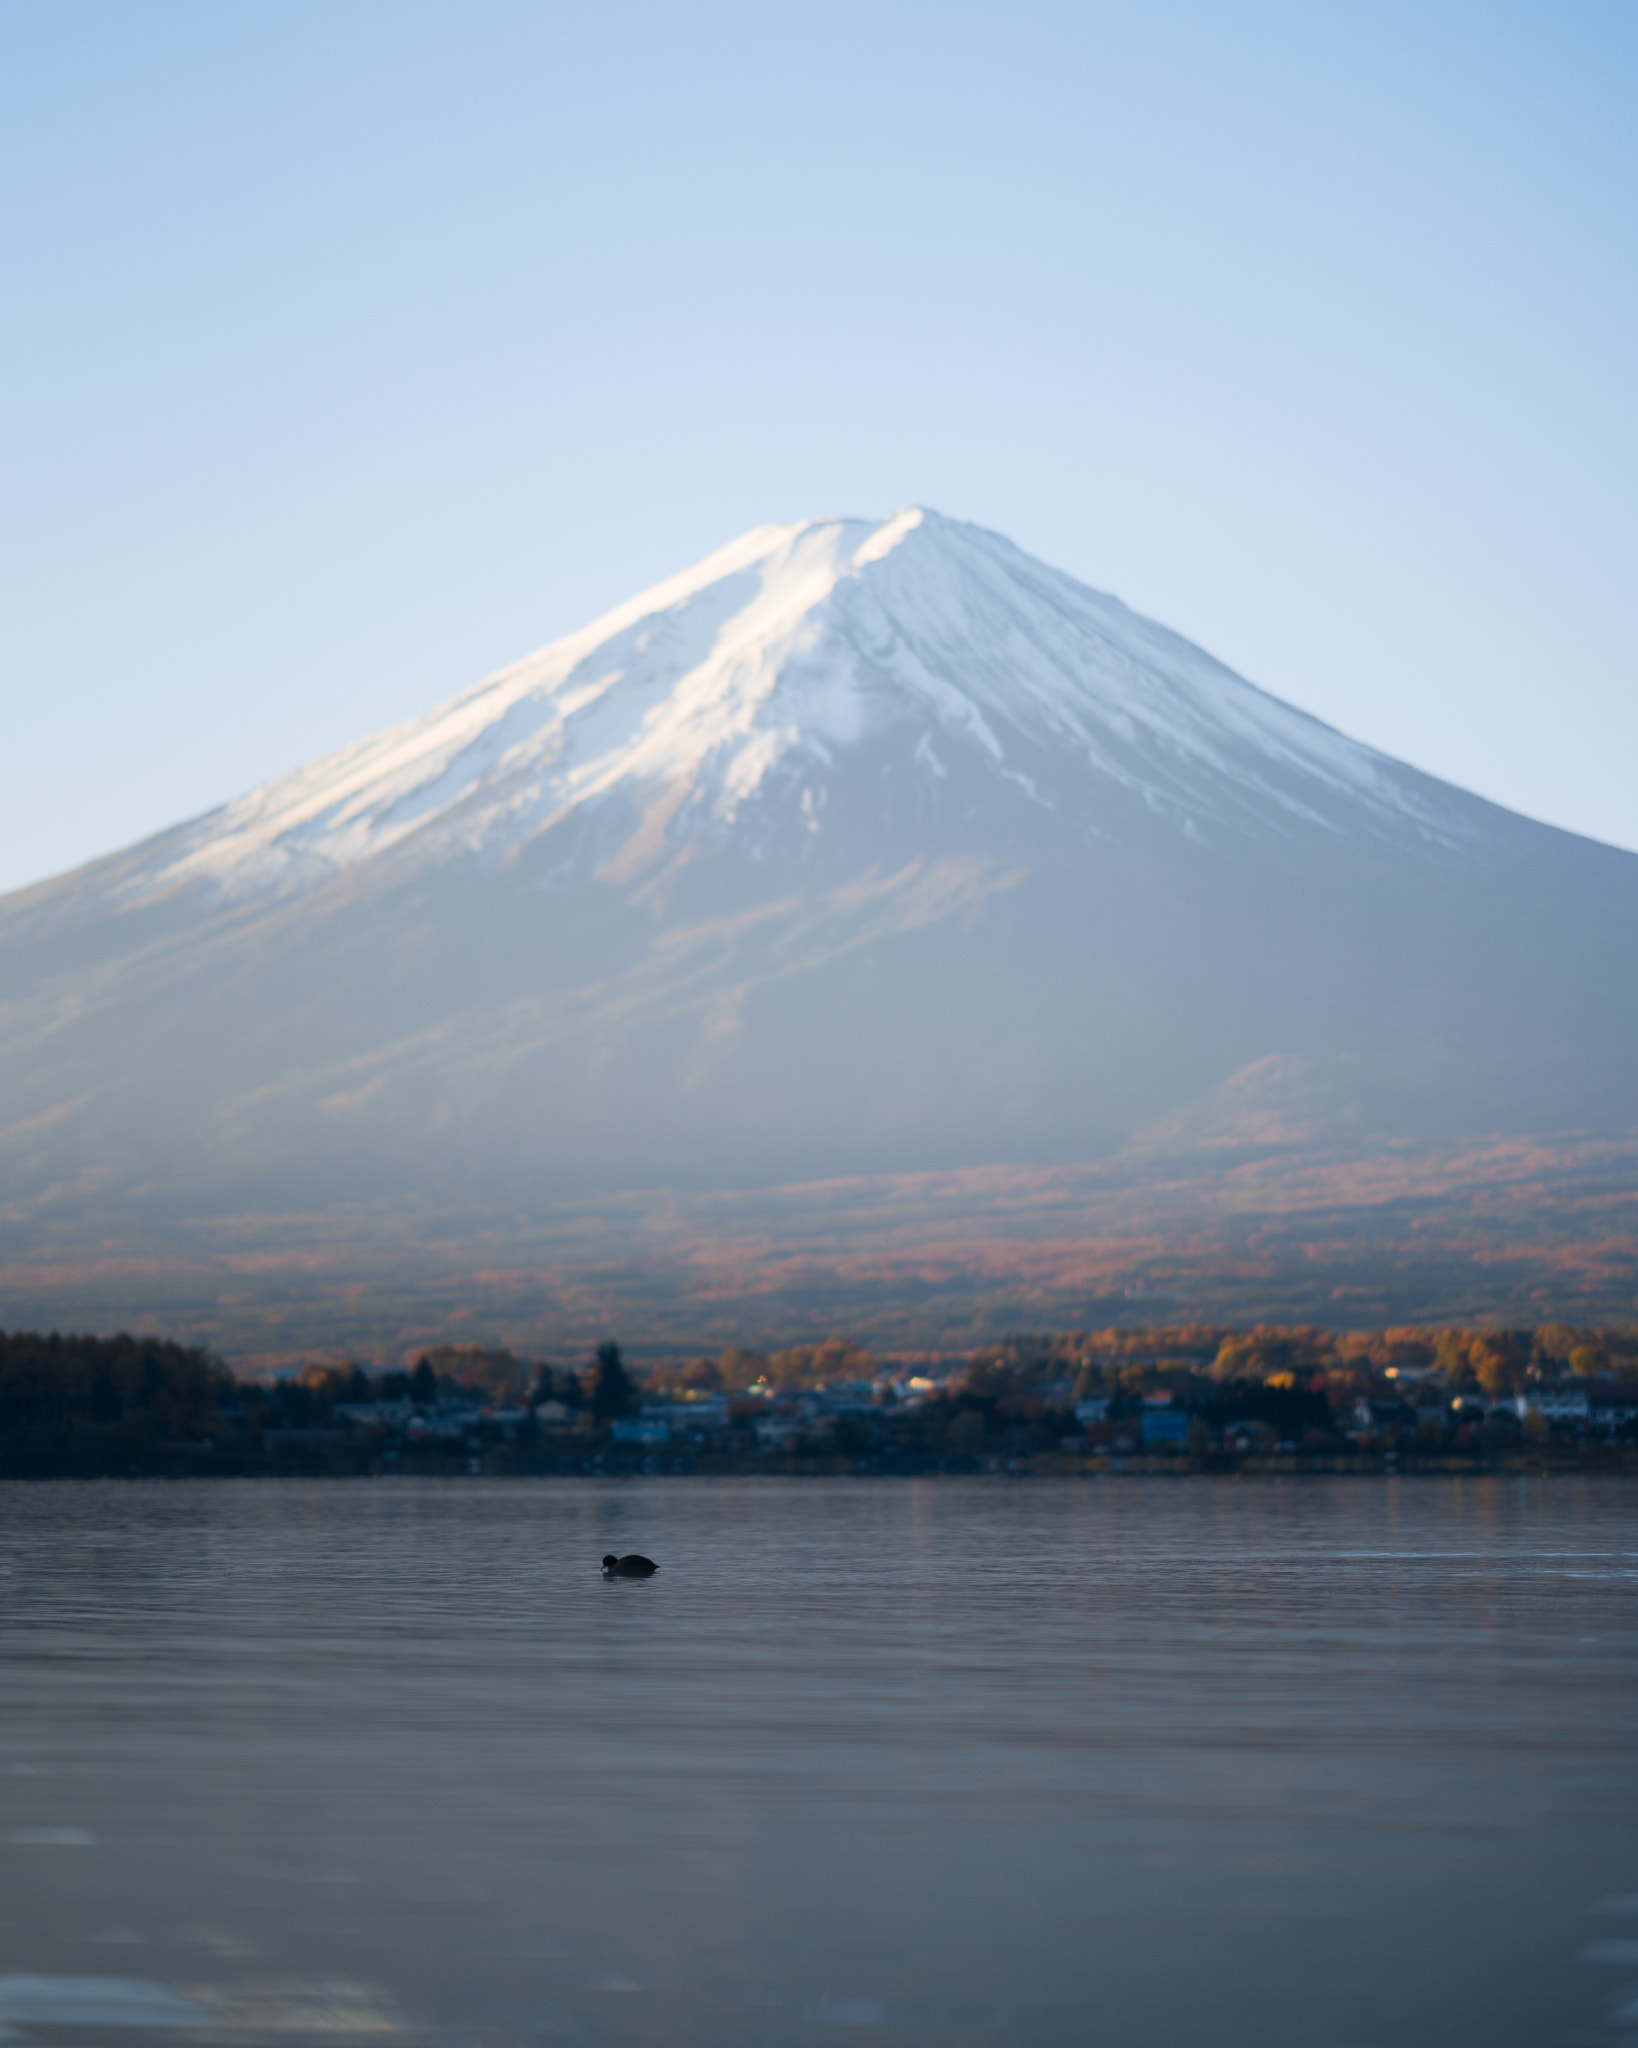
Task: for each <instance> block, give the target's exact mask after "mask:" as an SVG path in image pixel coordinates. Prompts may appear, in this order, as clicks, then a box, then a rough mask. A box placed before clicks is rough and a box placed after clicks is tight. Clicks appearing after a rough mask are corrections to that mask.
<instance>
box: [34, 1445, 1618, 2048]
mask: <svg viewBox="0 0 1638 2048" xmlns="http://www.w3.org/2000/svg"><path fill="white" fill-rule="evenodd" d="M1635 1506H1638V1493H1634V1492H1633V1491H1631V1490H1629V1489H1628V1488H1626V1487H1623V1486H1622V1485H1621V1484H1620V1483H1619V1482H1591V1481H1586V1482H1584V1481H1580V1480H1575V1479H1562V1480H1541V1479H1536V1480H1478V1481H1475V1480H1472V1479H1463V1480H1452V1481H1449V1482H1445V1481H1435V1480H1413V1481H1401V1482H1395V1481H1391V1480H1390V1481H1385V1482H1383V1481H1376V1480H1361V1481H1358V1482H1351V1481H1313V1482H1293V1483H1289V1484H1287V1483H1278V1482H1256V1481H1247V1480H1224V1481H1222V1482H1221V1483H1219V1482H1216V1481H1210V1480H1187V1481H1167V1480H1155V1481H1144V1480H1130V1481H1105V1482H1091V1483H1087V1482H1064V1483H1054V1482H1047V1481H1032V1482H1029V1483H1024V1484H1014V1483H1010V1482H1005V1481H983V1480H973V1481H963V1480H948V1479H945V1480H936V1481H926V1482H918V1483H914V1484H900V1483H894V1482H886V1481H860V1482H851V1481H784V1482H781V1481H757V1480H729V1481H722V1482H715V1481H707V1480H675V1481H668V1480H642V1481H637V1482H619V1481H609V1482H600V1481H590V1480H588V1481H579V1480H559V1481H542V1482H538V1483H534V1482H518V1483H505V1482H472V1483H465V1484H463V1483H460V1482H447V1483H439V1482H426V1483H406V1482H400V1481H391V1480H381V1481H360V1482H357V1483H352V1482H300V1481H295V1482H288V1483H285V1482H247V1483H243V1484H238V1483H224V1484H220V1485H205V1484H197V1485H192V1486H173V1485H164V1484H139V1483H133V1484H129V1485H118V1484H107V1485H72V1484H66V1485H60V1486H58V1485H35V1486H17V1485H13V1486H9V1487H6V1488H4V1489H0V1603H3V1622H0V1656H3V1663H0V2040H11V2041H17V2040H24V2041H27V2040H35V2041H37V2042H40V2043H45V2042H48V2041H49V2042H55V2043H60V2044H64V2048H74V2044H90V2043H93V2042H97V2043H102V2042H108V2041H116V2040H125V2039H130V2040H132V2041H137V2040H140V2041H141V2042H143V2043H155V2044H158V2043H163V2042H164V2041H165V2040H166V2039H168V2038H170V2037H172V2036H174V2037H175V2038H176V2039H177V2040H178V2041H186V2042H188V2043H190V2044H194V2048H199V2044H202V2043H205V2042H209V2041H213V2040H221V2041H224V2042H235V2043H247V2042H255V2041H260V2040H264V2039H265V2040H268V2041H307V2042H314V2043H322V2042H325V2041H329V2040H342V2039H352V2038H354V2037H359V2036H368V2037H374V2038H377V2039H381V2040H383V2041H397V2042H426V2043H448V2044H451V2048H453V2044H457V2043H472V2044H482V2048H501V2044H513V2043H538V2042H544V2041H545V2040H546V2039H547V2038H548V2037H556V2036H560V2035H561V2036H570V2035H578V2036H580V2037H582V2038H583V2039H584V2040H585V2041H586V2042H587V2043H595V2042H599V2041H608V2042H621V2043H623V2042H643V2043H654V2044H661V2043H666V2044H693V2043H699V2044H702V2048H703V2044H709V2048H777V2044H782V2043H799V2042H808V2043H810V2044H812V2043H815V2042H817V2041H819V2040H823V2039H825V2038H828V2036H826V2035H824V2034H819V2033H816V2031H815V2030H816V2029H820V2028H836V2027H841V2028H870V2029H873V2030H874V2031H873V2032H872V2034H871V2035H870V2036H869V2038H870V2039H872V2040H876V2039H879V2040H881V2041H882V2042H883V2043H887V2042H890V2041H894V2042H905V2043H926V2044H934V2043H937V2044H940V2048H959V2044H962V2043H966V2042H972V2043H984V2044H986V2048H999V2044H1006V2043H1020V2044H1026V2043H1028V2044H1034V2043H1040V2044H1058V2043H1064V2044H1070V2043H1073V2044H1077V2048H1079V2044H1082V2043H1089V2042H1104V2043H1110V2044H1127V2043H1131V2044H1142V2048H1173V2044H1176V2048H1201V2044H1206V2043H1211V2044H1221V2048H1242V2044H1243V2048H1254V2044H1255V2048H1286V2044H1290V2048H1398V2044H1404V2043H1421V2042H1427V2043H1430V2044H1432V2043H1439V2044H1441V2048H1444V2044H1450V2048H1460V2044H1472V2048H1480V2044H1483V2048H1503V2044H1510V2043H1515V2042H1516V2043H1520V2044H1525V2043H1529V2044H1553V2043H1573V2042H1585V2043H1594V2042H1602V2043H1605V2044H1611V2048H1614V2044H1618V2043H1620V2042H1621V2041H1622V2040H1623V2038H1625V2039H1626V2040H1627V2041H1628V2043H1629V2044H1632V2043H1638V1828H1635V1827H1634V1821H1635V1819H1638V1772H1635V1769H1634V1752H1635V1748H1638V1712H1635V1709H1634V1697H1635V1695H1634V1680H1635V1678H1638V1630H1635V1614H1634V1604H1633V1596H1634V1591H1635V1588H1638V1524H1635V1513H1634V1510H1635ZM627 1550H642V1551H646V1552H647V1553H648V1554H649V1555H650V1556H652V1557H655V1558H658V1559H659V1561H660V1564H661V1566H662V1570H661V1572H660V1575H659V1576H658V1577H657V1578H655V1579H653V1580H649V1581H643V1580H633V1581H627V1580H613V1581H610V1580H605V1579H604V1578H603V1577H602V1576H601V1572H600V1569H599V1561H600V1559H601V1558H602V1556H603V1554H604V1553H605V1552H606V1551H615V1552H624V1551H627ZM139 2028H140V2029H141V2030H142V2031H141V2033H140V2034H137V2033H135V2032H134V2031H133V2032H127V2030H135V2029H139Z"/></svg>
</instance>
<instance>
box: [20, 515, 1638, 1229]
mask: <svg viewBox="0 0 1638 2048" xmlns="http://www.w3.org/2000/svg"><path fill="white" fill-rule="evenodd" d="M1635 1019H1638V856H1634V855H1631V854H1627V853H1623V852H1619V851H1616V850H1614V849H1612V848H1609V847H1606V846H1602V845H1599V844H1596V843H1594V842H1591V841H1588V840H1584V839H1580V838H1577V837H1575V836H1574V835H1572V834H1569V833H1565V832H1561V831H1557V830H1554V829H1551V828H1549V827H1546V826H1543V825H1539V824H1535V823H1532V822H1530V821H1528V820H1526V819H1524V818H1521V817H1518V816H1516V815H1514V814H1512V813H1509V812H1507V811H1504V810H1502V809H1499V808H1498V807H1496V806H1495V805H1492V804H1489V803H1486V802H1484V801H1482V800H1481V799H1479V798H1477V797H1474V796H1471V795H1469V794H1466V793H1465V792H1463V791H1461V790H1459V789H1456V788H1453V787H1452V786H1450V785H1448V784H1446V783H1442V782H1440V781H1437V780H1435V779H1434V778H1432V777H1430V776H1427V775H1423V774H1421V773H1419V772H1417V771H1416V770H1415V769H1413V768H1410V767H1407V766H1405V765H1403V764H1402V763H1399V762H1396V761H1394V760H1391V759H1389V758H1387V757H1386V756H1384V755H1382V754H1379V753H1376V752H1374V751H1372V750H1371V749H1370V748H1368V747H1365V746H1363V745H1360V744H1358V743H1357V742H1355V741H1353V740H1350V739H1348V738H1345V737H1344V736H1343V735H1342V734H1340V733H1338V732H1336V731H1334V730H1332V729H1331V728H1329V727H1327V726H1325V725H1323V724H1321V723H1320V722H1318V721H1317V720H1315V719H1313V718H1310V717H1308V716H1306V715H1304V714H1303V713H1301V712H1299V711H1297V710H1295V709H1293V708H1292V707H1290V706H1289V705H1287V704H1284V703H1282V702H1280V701H1279V700H1277V699H1275V698H1273V697H1270V696H1268V695H1266V694H1265V693H1263V692H1262V691H1260V690H1258V689H1257V688H1255V687H1254V686H1253V685H1252V684H1250V683H1248V682H1246V681H1244V680H1242V679H1241V678H1240V677H1238V676H1236V675H1235V674H1233V673H1232V672H1231V671H1230V670H1228V669H1226V668H1225V667H1224V666H1222V664H1220V663H1219V662H1217V661H1215V660H1213V659H1212V658H1211V657H1210V656H1209V655H1207V654H1205V653H1203V652H1201V651H1200V650H1199V649H1198V648H1196V647H1193V646H1191V645H1190V644H1189V643H1188V642H1186V641H1184V640H1182V639H1180V638H1179V637H1178V636H1177V635H1176V634H1174V633H1171V632H1168V631H1167V630H1166V629H1165V628H1164V627H1161V626H1159V625H1156V624H1154V623H1152V622H1151V621H1149V620H1147V619H1144V618H1141V617H1139V616H1138V615H1136V614H1135V613H1133V612H1131V611H1129V610H1128V609H1127V608H1126V607H1125V606H1124V605H1122V604H1120V603H1119V602H1117V601H1116V600H1115V599H1114V598H1111V597H1107V596H1103V595H1100V594H1098V593H1097V592H1095V591H1093V590H1091V589H1088V588H1087V587H1086V586H1084V585H1083V584H1081V583H1078V582H1077V581H1075V580H1074V579H1073V578H1072V577H1070V576H1067V575H1065V574H1063V573H1061V572H1059V571H1057V570H1055V569H1051V568H1049V567H1047V566H1045V565H1044V564H1042V563H1041V562H1038V561H1035V560H1033V559H1032V558H1031V557H1029V556H1027V555H1025V554H1023V553H1021V552H1020V551H1019V550H1018V549H1017V548H1015V547H1014V546H1012V545H1011V543H1009V542H1008V541H1006V540H1004V539H1002V538H1001V537H1000V536H998V535H996V534H993V533H990V532H987V531H984V530H983V529H981V528H978V527H975V526H971V525H967V524H965V523H963V522H961V521H958V520H953V519H948V518H943V517H940V516H938V515H937V514H934V513H932V512H928V511H922V510H911V511H906V512H901V513H899V514H897V515H896V516H895V517H893V518H891V519H889V520H886V521H884V522H877V521H860V520H846V519H830V520H821V521H816V522H812V523H807V524H802V525H794V526H770V527H763V528H759V529H757V530H756V531H754V532H752V533H749V534H746V535H745V536H744V537H743V538H741V539H739V540H737V541H735V542H733V543H732V544H731V545H729V546H728V547H725V548H723V549H721V550H720V551H719V552H718V553H716V554H714V555H712V556H710V557H708V558H707V559H706V560H705V561H703V562H701V563H699V564H698V565H697V566H696V567H695V568H693V569H690V570H687V571H685V572H684V573H683V574H681V575H679V576H675V577H673V578H671V579H670V580H669V581H667V582H664V583H661V584H659V585H657V586H655V587H654V588H653V589H651V590H648V591H645V592H644V593H643V594H642V595H641V596H639V597H635V598H633V599H632V600H631V601H630V602H629V603H627V604H625V605H622V606H621V607H619V608H618V609H617V610H615V611H613V612H610V613H608V614H607V615H606V616H605V617H603V618H601V619H599V620H597V621H595V622H594V623H593V624H591V625H589V626H587V627H586V628H585V629H584V630H583V631H581V632H578V633H575V634H572V635H571V636H569V637H568V638H567V639H564V640H560V641H557V642H556V643H554V644H553V645H552V646H550V647H548V648H546V649H544V650H543V651H542V652H541V653H538V654H535V655H532V656H530V657H529V658H528V659H526V660H524V661H522V662H519V663H518V664H517V665H516V666H514V667H512V668H509V669H506V670H504V671H503V672H502V673H500V674H499V675H496V676H493V677H491V678H489V679H488V680H486V681H484V682H482V683H480V684H478V685H476V686H475V687H473V688H471V689H468V690H466V691H465V692H463V693H462V694H461V695H459V696H457V697H455V698H453V699H452V700H450V701H449V702H448V703H447V704H445V705H443V706H441V707H440V708H438V709H436V710H434V711H431V712H428V713H426V714H425V715H423V716H420V717H417V718H413V719H411V720H409V721H408V722H407V723H405V724H402V725H399V726H397V727H394V728H393V729H391V730H390V731H387V732H384V733H382V734H379V735H377V736H376V737H374V738H371V739H367V740H363V741H360V742H358V743H357V744H355V745H352V746H349V747H345V748H343V749H341V750H340V751H339V752H337V753H334V754H331V755H328V756H326V757H325V758H323V759H322V760H319V761H316V762H314V763H313V764H311V765H310V766H308V767H306V768H303V769H301V770H299V771H297V772H296V773H294V774H291V775H287V776H284V777H281V778H280V779H278V780H276V781H274V782H270V783H268V784H266V785H264V786H263V787H261V788H259V789H256V790H253V791H252V792H251V793H250V794H249V795H247V796H244V797H241V798H239V799H237V800H236V801H234V802H232V803H229V804H227V805H225V806H223V807H222V808H221V809H219V810H217V811H214V812H211V813H210V814H209V815H207V816H205V817H203V818H200V819H197V820H195V821H193V822H191V823H188V824H184V825H180V826H178V827H176V828H174V829H173V830H170V831H167V832H164V833H161V834H160V835H158V836H157V837H156V838H153V839H150V840H148V841H146V842H144V843H143V844H141V845H138V846H136V847H133V848H131V849H129V850H128V851H126V852H123V853H119V854H116V855H113V856H111V857H109V858H107V859H104V860H100V861H97V862H94V863H93V864H91V865H90V866H88V867H85V868H82V869H79V870H78V871H76V872H74V873H72V874H69V875H66V876H63V877H60V878H57V879H55V880H52V881H48V882H44V883H41V884H39V885H37V886H35V887H33V888H30V889H26V890H23V891H20V892H18V893H16V894H14V895H12V896H10V897H7V898H4V899H0V1171H3V1175H4V1190H5V1194H4V1199H5V1201H6V1203H7V1204H8V1212H7V1213H8V1214H9V1215H10V1217H11V1219H12V1222H13V1225H14V1226H16V1227H17V1228H19V1229H21V1230H22V1231H23V1232H24V1234H25V1235H28V1234H29V1233H34V1236H33V1237H32V1238H31V1242H43V1239H41V1238H40V1236H39V1234H40V1233H42V1232H43V1233H45V1234H46V1236H50V1233H51V1232H52V1231H56V1232H59V1233H61V1232H63V1231H70V1233H71V1226H72V1219H74V1218H75V1217H76V1216H81V1215H83V1216H84V1217H90V1216H91V1215H93V1214H94V1215H95V1216H96V1217H97V1219H98V1222H97V1229H98V1230H99V1231H100V1232H101V1233H102V1235H101V1239H100V1241H101V1242H102V1243H103V1244H104V1245H114V1246H117V1245H118V1244H119V1243H121V1242H123V1239H122V1232H123V1231H125V1229H126V1228H127V1225H128V1224H129V1223H130V1221H131V1219H134V1218H138V1217H140V1218H142V1219H144V1227H146V1226H147V1225H149V1224H152V1223H153V1222H154V1220H155V1219H157V1218H164V1217H169V1218H173V1219H177V1220H178V1222H179V1224H180V1223H181V1222H185V1221H186V1220H187V1219H190V1218H191V1219H194V1221H195V1222H200V1219H210V1218H220V1217H222V1216H225V1215H250V1214H259V1215H263V1216H274V1215H281V1214H295V1213H297V1212H299V1213H301V1214H303V1215H305V1216H308V1217H314V1216H322V1215H326V1214H338V1213H340V1210H341V1208H343V1207H344V1206H346V1205H358V1204H366V1205H367V1204H369V1203H372V1202H389V1203H390V1202H392V1201H395V1200H398V1199H400V1198H402V1197H403V1196H404V1195H405V1194H406V1192H407V1191H412V1190H413V1191H415V1192H416V1193H417V1194H418V1195H419V1196H421V1197H423V1198H427V1199H436V1201H438V1202H440V1203H442V1204H444V1205H445V1207H446V1209H447V1210H448V1211H449V1212H450V1213H454V1212H455V1211H456V1210H458V1209H459V1207H460V1205H461V1204H462V1203H463V1202H466V1201H477V1200H480V1199H481V1200H484V1201H496V1200H498V1201H500V1202H502V1203H505V1204H511V1205H513V1206H514V1207H518V1208H520V1209H521V1210H523V1211H528V1210H529V1208H530V1206H531V1205H545V1206H547V1207H550V1206H551V1205H554V1204H557V1205H562V1204H569V1205H571V1207H572V1205H573V1204H574V1203H575V1202H576V1201H577V1200H582V1199H584V1200H587V1201H590V1200H592V1199H594V1198H595V1199H601V1198H603V1197H604V1196H606V1195H608V1194H609V1193H610V1192H611V1191H615V1190H622V1189H628V1190H629V1189H637V1188H643V1189H649V1190H656V1189H670V1190H677V1191H684V1192H686V1191H690V1190H692V1191H710V1190H718V1191H721V1190H728V1189H737V1190H742V1191H743V1190H746V1189H754V1188H758V1187H764V1188H770V1187H774V1186H776V1185H777V1186H784V1187H788V1186H790V1185H791V1184H794V1183H811V1182H817V1181H835V1180H837V1179H838V1178H839V1177H840V1178H847V1177H870V1176H878V1177H879V1176H883V1175H904V1174H917V1173H939V1172H948V1171H950V1170H953V1169H970V1168H984V1169H993V1168H1000V1167H1018V1168H1028V1169H1052V1168H1059V1167H1064V1166H1068V1165H1071V1164H1074V1163H1076V1162H1082V1163H1084V1162H1090V1161H1097V1160H1100V1159H1109V1158H1112V1157H1116V1156H1123V1157H1125V1156H1131V1155H1132V1148H1133V1147H1137V1148H1139V1149H1140V1150H1141V1149H1142V1148H1144V1147H1148V1148H1150V1151H1151V1152H1153V1151H1154V1149H1155V1148H1156V1147H1158V1148H1159V1150H1160V1151H1161V1152H1165V1151H1166V1150H1167V1148H1168V1147H1170V1148H1172V1149H1173V1150H1175V1148H1176V1147H1177V1146H1178V1145H1182V1144H1186V1143H1187V1144H1199V1143H1204V1142H1208V1141H1209V1142H1211V1143H1214V1144H1221V1143H1224V1142H1228V1141H1229V1138H1232V1134H1233V1132H1234V1131H1236V1130H1242V1131H1243V1130H1244V1128H1246V1118H1247V1116H1248V1114H1249V1115H1251V1118H1252V1122H1253V1123H1254V1124H1255V1125H1256V1126H1257V1128H1259V1129H1263V1130H1265V1131H1266V1130H1267V1129H1269V1128H1272V1127H1273V1126H1279V1125H1281V1120H1282V1119H1283V1120H1284V1125H1283V1126H1282V1127H1288V1126H1290V1125H1291V1121H1292V1119H1293V1118H1296V1119H1297V1121H1298V1122H1300V1123H1301V1125H1302V1128H1303V1129H1304V1130H1306V1131H1310V1132H1312V1131H1313V1130H1315V1129H1323V1130H1324V1131H1326V1132H1327V1133H1329V1139H1328V1142H1332V1143H1335V1144H1340V1145H1342V1146H1343V1148H1344V1149H1346V1148H1347V1147H1348V1146H1350V1145H1351V1146H1355V1147H1356V1148H1357V1147H1368V1146H1370V1145H1373V1144H1378V1145H1379V1144H1383V1143H1390V1144H1391V1143H1398V1144H1405V1143H1419V1144H1427V1143H1453V1142H1458V1141H1464V1140H1467V1139H1470V1138H1474V1137H1478V1136H1481V1135H1484V1136H1490V1137H1503V1138H1505V1137H1508V1136H1513V1137H1525V1136H1531V1137H1540V1136H1543V1135H1550V1134H1574V1133H1579V1134H1599V1133H1607V1132H1609V1131H1612V1130H1619V1129H1625V1128H1628V1127H1631V1126H1633V1125H1635V1124H1638V1060H1635V1058H1634V1056H1633V1053H1634V1041H1635V1030H1634V1023H1635ZM1248 1104H1251V1105H1253V1108H1252V1109H1251V1110H1248ZM1271 1118H1272V1119H1273V1125H1271V1124H1270V1119H1271ZM1203 1133H1204V1134H1207V1136H1202V1134H1203ZM1225 1133H1228V1134H1229V1137H1228V1138H1226V1137H1225ZM122 1218H123V1219H125V1221H121V1219H122ZM200 1227H203V1223H202V1222H201V1224H200ZM71 1234H72V1233H71ZM53 1241H55V1240H53Z"/></svg>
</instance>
